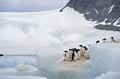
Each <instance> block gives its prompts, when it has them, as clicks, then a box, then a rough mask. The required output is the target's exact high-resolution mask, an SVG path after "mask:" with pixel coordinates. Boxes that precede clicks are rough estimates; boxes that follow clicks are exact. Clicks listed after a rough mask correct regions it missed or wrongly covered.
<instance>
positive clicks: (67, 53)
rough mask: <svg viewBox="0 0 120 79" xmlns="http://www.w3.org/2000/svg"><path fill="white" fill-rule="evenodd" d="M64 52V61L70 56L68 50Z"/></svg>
mask: <svg viewBox="0 0 120 79" xmlns="http://www.w3.org/2000/svg"><path fill="white" fill-rule="evenodd" d="M64 52H65V55H64V56H65V59H64V60H65V61H69V58H70V56H69V52H68V51H64Z"/></svg>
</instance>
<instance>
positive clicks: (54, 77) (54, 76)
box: [39, 67, 95, 79]
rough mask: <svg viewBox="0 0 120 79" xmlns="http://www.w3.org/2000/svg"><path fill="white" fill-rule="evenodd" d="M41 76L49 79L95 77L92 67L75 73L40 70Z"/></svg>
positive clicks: (84, 78) (88, 78)
mask: <svg viewBox="0 0 120 79" xmlns="http://www.w3.org/2000/svg"><path fill="white" fill-rule="evenodd" d="M39 75H40V76H42V77H47V79H93V78H94V77H95V75H94V74H92V72H91V71H90V67H85V68H83V69H81V70H75V71H73V70H72V71H68V70H54V69H40V71H39Z"/></svg>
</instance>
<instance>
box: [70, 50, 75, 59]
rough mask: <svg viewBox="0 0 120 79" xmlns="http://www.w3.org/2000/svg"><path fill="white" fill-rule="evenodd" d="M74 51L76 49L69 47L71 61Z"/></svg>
mask: <svg viewBox="0 0 120 79" xmlns="http://www.w3.org/2000/svg"><path fill="white" fill-rule="evenodd" d="M73 53H74V49H69V61H72V58H73V57H72V54H73Z"/></svg>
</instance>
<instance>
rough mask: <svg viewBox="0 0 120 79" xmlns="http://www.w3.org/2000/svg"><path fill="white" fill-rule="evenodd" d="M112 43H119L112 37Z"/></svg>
mask: <svg viewBox="0 0 120 79" xmlns="http://www.w3.org/2000/svg"><path fill="white" fill-rule="evenodd" d="M110 42H111V43H118V41H116V40H115V39H114V37H111V39H110Z"/></svg>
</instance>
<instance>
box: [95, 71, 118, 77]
mask: <svg viewBox="0 0 120 79" xmlns="http://www.w3.org/2000/svg"><path fill="white" fill-rule="evenodd" d="M95 79H120V72H107V73H105V74H102V75H101V76H99V77H96V78H95Z"/></svg>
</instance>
